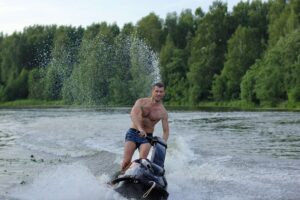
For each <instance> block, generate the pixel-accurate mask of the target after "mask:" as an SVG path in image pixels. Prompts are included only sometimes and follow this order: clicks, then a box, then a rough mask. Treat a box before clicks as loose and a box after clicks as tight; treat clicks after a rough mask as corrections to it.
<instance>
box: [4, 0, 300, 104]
mask: <svg viewBox="0 0 300 200" xmlns="http://www.w3.org/2000/svg"><path fill="white" fill-rule="evenodd" d="M159 72H160V73H159ZM157 80H161V81H162V82H164V83H165V85H166V97H165V103H166V104H167V105H173V106H197V105H200V104H201V103H202V102H242V103H243V104H245V105H253V106H271V107H274V106H277V105H279V104H283V103H285V104H290V105H296V106H299V104H300V103H299V102H300V1H299V0H269V1H267V2H262V1H260V0H254V1H251V2H250V1H247V2H240V3H238V4H237V5H235V6H234V7H233V8H232V9H231V10H230V11H229V9H228V7H227V4H226V3H224V2H222V1H215V2H213V3H212V5H211V6H210V8H209V10H208V11H207V12H206V13H205V12H204V11H203V10H202V9H201V8H200V7H199V8H195V12H194V13H193V12H192V11H191V10H189V9H186V10H182V12H181V13H176V12H173V13H168V14H167V15H166V17H165V18H164V19H162V18H160V17H159V16H158V15H156V14H155V13H149V14H148V15H147V16H145V17H143V18H141V19H140V20H139V21H138V22H137V23H136V24H132V23H127V24H125V25H124V26H123V27H118V26H117V25H116V24H107V23H106V22H100V23H94V24H91V25H90V26H87V27H86V28H83V27H72V26H57V25H32V26H29V27H26V28H24V30H23V31H22V32H14V33H12V34H10V35H7V34H3V33H0V102H9V101H15V100H20V99H30V100H45V101H61V102H63V104H66V105H70V104H76V105H132V104H133V103H134V101H135V100H136V98H139V97H142V96H145V95H146V96H147V95H149V92H150V89H151V84H152V83H153V82H155V81H157Z"/></svg>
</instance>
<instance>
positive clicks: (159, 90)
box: [152, 86, 165, 102]
mask: <svg viewBox="0 0 300 200" xmlns="http://www.w3.org/2000/svg"><path fill="white" fill-rule="evenodd" d="M164 96H165V88H164V87H157V86H155V87H154V88H153V89H152V98H153V99H154V100H155V101H156V102H159V101H161V100H162V98H163V97H164Z"/></svg>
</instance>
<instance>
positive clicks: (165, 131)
mask: <svg viewBox="0 0 300 200" xmlns="http://www.w3.org/2000/svg"><path fill="white" fill-rule="evenodd" d="M162 128H163V139H164V140H165V142H167V141H168V138H169V121H168V113H167V112H166V113H165V114H164V117H163V118H162Z"/></svg>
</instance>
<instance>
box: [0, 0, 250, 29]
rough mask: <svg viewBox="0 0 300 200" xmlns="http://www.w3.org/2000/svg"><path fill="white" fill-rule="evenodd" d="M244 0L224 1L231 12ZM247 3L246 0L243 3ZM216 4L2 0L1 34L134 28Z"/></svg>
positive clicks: (194, 0)
mask: <svg viewBox="0 0 300 200" xmlns="http://www.w3.org/2000/svg"><path fill="white" fill-rule="evenodd" d="M240 1H241V0H223V2H226V3H227V5H228V8H229V10H231V9H232V7H233V6H234V5H236V4H237V3H238V2H240ZM243 1H245V0H243ZM212 2H213V0H0V32H3V33H5V34H11V33H13V32H14V31H22V30H23V28H24V27H26V26H30V25H34V24H41V25H49V24H57V25H72V26H76V27H77V26H80V25H81V26H83V27H86V26H88V25H91V24H92V23H99V22H103V21H105V22H107V23H109V24H112V23H116V24H117V25H118V26H119V27H120V28H122V27H123V25H124V23H128V22H132V23H133V24H135V23H136V22H137V21H138V20H140V19H141V18H142V17H145V16H146V15H148V14H149V13H150V12H154V13H155V14H157V15H158V16H159V17H160V18H163V19H165V17H166V15H167V13H170V12H174V11H175V12H177V13H178V14H179V13H180V12H181V11H182V10H183V9H187V8H189V9H191V10H192V11H193V12H194V11H195V9H196V8H198V7H201V8H202V9H203V11H204V12H207V11H208V9H209V6H210V5H212Z"/></svg>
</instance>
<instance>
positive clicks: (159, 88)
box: [121, 83, 169, 172]
mask: <svg viewBox="0 0 300 200" xmlns="http://www.w3.org/2000/svg"><path fill="white" fill-rule="evenodd" d="M164 96H165V87H164V84H163V83H156V84H154V85H153V86H152V95H151V97H149V98H141V99H138V100H137V101H136V102H135V104H134V106H133V107H132V109H131V113H130V114H131V120H132V125H131V128H130V129H129V130H128V131H127V133H126V137H125V147H124V159H123V163H122V169H121V171H122V172H124V171H125V170H126V168H127V167H128V166H129V164H130V162H131V159H132V156H133V154H134V151H135V150H136V149H137V148H138V149H139V152H140V158H147V156H148V153H149V151H150V148H151V145H150V144H149V142H148V140H147V139H146V138H145V137H146V136H147V135H148V136H152V134H153V131H154V126H155V124H156V123H157V122H159V121H160V120H162V128H163V139H164V140H165V142H167V140H168V137H169V122H168V113H167V111H166V109H165V107H164V106H163V104H162V99H163V97H164Z"/></svg>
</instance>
